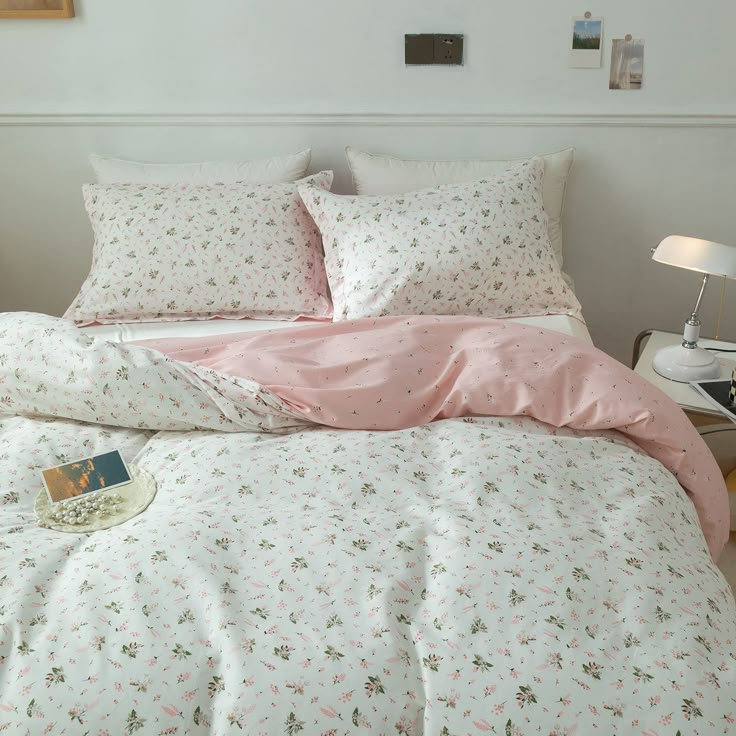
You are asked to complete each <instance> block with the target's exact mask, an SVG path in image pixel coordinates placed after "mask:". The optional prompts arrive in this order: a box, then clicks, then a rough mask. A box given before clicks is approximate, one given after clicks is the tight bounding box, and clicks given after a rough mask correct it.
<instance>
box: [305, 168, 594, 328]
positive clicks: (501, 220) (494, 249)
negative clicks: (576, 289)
mask: <svg viewBox="0 0 736 736" xmlns="http://www.w3.org/2000/svg"><path fill="white" fill-rule="evenodd" d="M543 172H544V162H543V161H542V159H541V158H534V159H530V160H528V161H524V162H521V163H519V164H515V165H513V166H511V167H509V168H508V169H507V170H506V171H505V172H503V173H501V174H498V175H496V176H495V177H488V178H487V179H484V180H480V181H476V182H470V183H464V184H448V185H444V186H439V187H435V188H431V189H422V190H419V191H415V192H409V193H407V194H403V195H399V196H397V195H388V196H339V195H335V194H331V193H328V192H324V191H322V190H320V189H319V188H318V187H316V186H314V185H313V184H310V183H304V184H301V185H300V186H299V192H300V194H301V196H302V199H303V200H304V202H305V204H306V205H307V208H308V209H309V211H310V212H311V214H312V217H314V220H315V222H316V223H317V225H318V226H319V228H320V230H321V231H322V239H323V243H324V248H325V265H326V268H327V278H328V281H329V285H330V289H331V290H332V300H333V305H334V310H335V312H334V319H335V320H345V319H357V318H360V317H377V316H383V315H404V314H412V315H413V314H465V315H476V316H486V317H509V316H522V315H524V316H532V315H542V314H570V315H574V316H579V315H580V304H579V303H578V301H577V299H575V296H574V295H573V293H572V291H571V290H570V289H569V288H568V286H567V285H566V284H565V282H564V281H563V279H562V275H561V273H560V269H559V267H558V265H557V262H556V261H555V258H554V254H553V252H552V248H551V246H550V243H549V237H548V235H547V229H546V221H545V215H544V208H543V206H542V177H543Z"/></svg>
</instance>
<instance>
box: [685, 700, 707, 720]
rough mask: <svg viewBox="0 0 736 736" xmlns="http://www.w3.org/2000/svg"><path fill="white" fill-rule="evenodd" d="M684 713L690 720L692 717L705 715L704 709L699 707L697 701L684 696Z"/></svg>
mask: <svg viewBox="0 0 736 736" xmlns="http://www.w3.org/2000/svg"><path fill="white" fill-rule="evenodd" d="M682 714H683V715H684V716H685V719H686V720H688V721H689V720H690V719H691V718H702V717H703V711H702V710H700V708H698V706H697V704H696V703H695V701H694V700H690V698H683V701H682Z"/></svg>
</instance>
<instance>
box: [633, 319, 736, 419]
mask: <svg viewBox="0 0 736 736" xmlns="http://www.w3.org/2000/svg"><path fill="white" fill-rule="evenodd" d="M645 340H646V342H644V341H645ZM681 342H682V334H679V333H674V332H664V331H661V330H645V331H644V332H642V333H640V334H639V336H638V337H637V338H636V341H635V343H634V357H633V360H632V364H633V367H634V371H635V372H636V373H638V374H639V375H640V376H642V377H643V378H646V379H647V381H649V382H650V383H653V384H654V385H655V386H656V387H657V388H658V389H659V390H660V391H663V392H664V393H665V394H667V396H669V397H670V398H671V399H672V400H673V401H675V402H676V403H677V404H678V405H679V406H681V407H682V410H683V411H684V412H685V414H687V416H688V418H689V419H690V421H691V422H692V423H693V424H694V425H696V426H703V425H709V424H724V423H725V424H731V423H732V422H731V420H730V419H729V418H728V417H727V416H725V415H724V414H721V412H719V411H718V410H717V409H715V408H714V407H713V406H712V405H711V404H710V403H708V401H706V399H705V398H703V397H702V396H701V395H700V394H699V393H698V392H697V391H695V390H694V389H693V388H692V387H691V386H690V384H687V383H679V382H678V381H671V380H670V379H668V378H664V376H660V375H659V373H656V372H655V370H654V368H652V358H653V357H654V354H655V353H656V352H657V350H659V349H660V348H663V347H666V346H667V345H679V344H680V343H681ZM641 345H643V349H641V350H640V347H641ZM698 346H699V347H703V348H710V347H717V348H720V349H721V350H736V343H732V342H724V341H722V340H698ZM716 356H717V357H718V362H719V363H720V364H721V379H723V380H730V379H731V373H732V371H733V369H734V366H736V352H734V353H716Z"/></svg>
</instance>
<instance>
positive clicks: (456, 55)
mask: <svg viewBox="0 0 736 736" xmlns="http://www.w3.org/2000/svg"><path fill="white" fill-rule="evenodd" d="M434 63H435V64H458V65H459V64H462V63H463V36H462V35H461V34H452V33H435V34H434Z"/></svg>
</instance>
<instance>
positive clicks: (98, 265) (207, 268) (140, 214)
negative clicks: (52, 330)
mask: <svg viewBox="0 0 736 736" xmlns="http://www.w3.org/2000/svg"><path fill="white" fill-rule="evenodd" d="M302 181H303V182H310V183H313V184H314V185H315V187H316V188H318V189H321V190H325V189H329V187H330V184H331V183H332V172H331V171H323V172H321V173H319V174H315V175H314V176H310V177H308V178H307V179H302ZM297 186H298V183H295V182H285V183H281V184H243V183H242V182H235V183H232V184H212V185H208V184H169V185H166V184H85V185H84V187H83V192H84V203H85V206H86V208H87V213H88V214H89V218H90V222H91V223H92V228H93V230H94V233H95V244H94V250H93V253H92V268H91V270H90V273H89V276H88V277H87V279H86V281H85V282H84V284H83V285H82V288H81V289H80V292H79V294H78V296H77V297H76V299H75V300H74V302H73V304H72V305H71V306H70V307H69V309H68V310H67V312H66V314H65V315H64V316H65V317H66V318H67V319H71V320H74V321H75V322H77V323H78V324H90V323H92V322H99V323H102V324H108V323H114V322H151V321H165V322H170V321H178V320H193V319H210V318H212V317H225V318H228V319H241V318H244V317H250V318H254V319H283V320H293V319H296V318H297V317H301V316H306V317H317V318H324V319H327V318H329V317H330V316H331V315H332V304H331V302H330V300H329V298H328V297H327V277H326V274H325V270H324V264H323V259H322V249H321V242H320V237H319V231H318V230H317V227H316V226H315V224H314V221H313V220H312V218H311V217H310V215H309V213H308V212H307V210H306V208H305V206H304V203H303V202H302V200H301V198H300V196H299V193H298V191H297Z"/></svg>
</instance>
